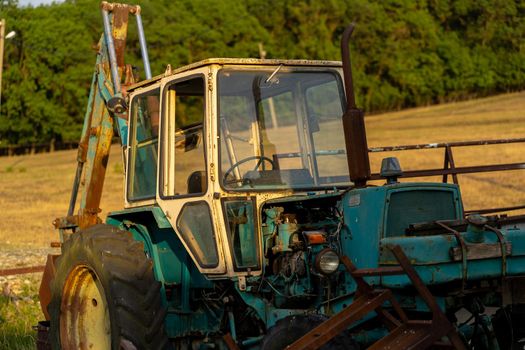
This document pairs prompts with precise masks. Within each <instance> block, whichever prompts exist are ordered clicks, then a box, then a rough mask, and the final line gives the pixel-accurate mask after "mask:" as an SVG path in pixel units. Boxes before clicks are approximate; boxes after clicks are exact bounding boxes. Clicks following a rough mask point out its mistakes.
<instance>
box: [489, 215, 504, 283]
mask: <svg viewBox="0 0 525 350" xmlns="http://www.w3.org/2000/svg"><path fill="white" fill-rule="evenodd" d="M485 229H487V230H489V231H492V232H494V233H495V234H496V236H497V237H498V242H499V245H500V251H501V277H502V279H505V277H506V276H507V240H506V239H505V236H503V234H502V233H501V231H500V230H498V229H497V228H495V227H492V226H490V225H485Z"/></svg>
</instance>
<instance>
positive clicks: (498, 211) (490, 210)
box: [465, 205, 525, 215]
mask: <svg viewBox="0 0 525 350" xmlns="http://www.w3.org/2000/svg"><path fill="white" fill-rule="evenodd" d="M520 209H525V205H518V206H514V207H504V208H491V209H473V210H465V215H467V214H472V213H476V214H487V213H501V212H504V211H513V210H520Z"/></svg>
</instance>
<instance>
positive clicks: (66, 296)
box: [60, 265, 111, 350]
mask: <svg viewBox="0 0 525 350" xmlns="http://www.w3.org/2000/svg"><path fill="white" fill-rule="evenodd" d="M60 342H61V344H62V348H65V349H101V350H104V349H110V348H111V328H110V320H109V309H108V304H107V302H106V297H105V293H104V288H103V287H102V284H101V283H100V280H99V279H98V277H97V275H96V274H95V272H94V271H93V270H91V269H90V268H89V267H87V266H83V265H80V266H75V268H73V270H72V271H71V272H70V273H69V275H68V277H67V280H66V283H65V285H64V290H63V291H62V303H61V305H60Z"/></svg>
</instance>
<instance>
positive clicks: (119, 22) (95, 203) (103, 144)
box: [78, 3, 131, 228]
mask: <svg viewBox="0 0 525 350" xmlns="http://www.w3.org/2000/svg"><path fill="white" fill-rule="evenodd" d="M108 7H110V8H109V9H108ZM130 8H131V7H129V6H125V5H120V4H108V3H103V4H102V12H103V14H106V15H108V11H109V10H111V11H112V22H113V25H112V27H111V32H110V33H108V30H109V28H107V26H105V34H104V35H103V36H102V38H101V39H100V43H99V55H98V58H97V72H98V74H97V84H95V85H94V86H92V89H94V90H95V91H94V96H93V97H94V100H93V102H92V103H93V108H92V110H91V116H90V119H91V127H90V128H89V129H88V130H87V135H88V137H89V138H88V140H89V143H88V150H87V160H88V161H87V162H86V165H85V167H86V169H85V179H84V183H85V188H84V191H83V196H82V200H81V206H80V211H79V216H80V217H79V220H78V223H79V227H81V228H84V227H88V226H91V225H93V224H95V223H97V222H100V219H99V218H98V213H99V212H100V208H99V205H100V199H101V196H102V188H103V185H104V179H105V174H106V167H107V163H108V158H109V149H110V146H111V141H112V138H113V124H114V118H113V115H111V114H110V112H109V110H108V106H107V105H106V104H108V103H109V102H110V99H112V98H114V97H115V96H116V95H118V94H119V93H120V90H119V89H120V79H121V78H120V74H121V73H122V72H123V71H124V69H125V64H124V49H125V42H126V34H127V25H128V14H129V12H130ZM107 17H108V19H109V15H108V16H107ZM104 18H106V16H104ZM105 24H106V23H105ZM108 38H109V40H112V41H113V43H114V50H111V49H110V48H109V47H108V42H107V39H108ZM112 51H113V53H114V54H115V55H114V57H110V56H112V54H111V52H112ZM112 67H113V68H112ZM115 67H116V68H117V69H116V71H117V73H118V74H117V77H116V78H115V76H114V72H115V69H114V68H115ZM109 73H111V75H110V74H109ZM110 76H111V80H112V81H110V80H109V79H108V77H110ZM111 83H112V84H111ZM110 84H111V85H110ZM112 90H113V91H112ZM116 119H119V118H116ZM118 123H119V129H120V130H122V128H125V122H124V121H123V120H120V121H119V122H118ZM121 124H122V125H121ZM122 136H123V135H122V132H121V137H122ZM122 139H124V138H122Z"/></svg>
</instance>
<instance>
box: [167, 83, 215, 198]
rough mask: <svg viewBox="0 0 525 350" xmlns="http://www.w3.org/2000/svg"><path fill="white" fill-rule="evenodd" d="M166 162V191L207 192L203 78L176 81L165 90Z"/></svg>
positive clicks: (171, 193) (174, 192)
mask: <svg viewBox="0 0 525 350" xmlns="http://www.w3.org/2000/svg"><path fill="white" fill-rule="evenodd" d="M166 103H167V106H166V107H167V108H166V119H165V120H166V129H167V135H168V137H167V142H166V148H165V150H166V153H167V157H166V159H167V162H166V166H165V167H164V176H163V195H164V196H186V195H198V194H203V193H205V192H206V189H207V181H206V158H205V143H204V111H205V105H204V78H202V77H198V78H193V79H189V80H185V81H182V82H176V83H174V84H173V85H170V86H168V87H167V90H166Z"/></svg>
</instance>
